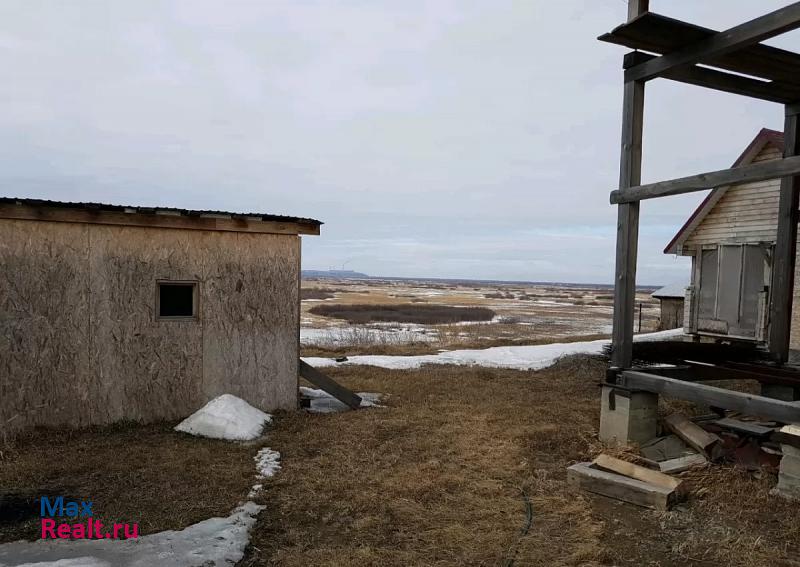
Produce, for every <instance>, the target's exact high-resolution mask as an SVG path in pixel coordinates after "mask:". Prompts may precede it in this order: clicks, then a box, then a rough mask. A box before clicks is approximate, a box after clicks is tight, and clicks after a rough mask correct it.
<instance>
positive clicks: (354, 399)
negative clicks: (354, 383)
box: [300, 359, 361, 409]
mask: <svg viewBox="0 0 800 567" xmlns="http://www.w3.org/2000/svg"><path fill="white" fill-rule="evenodd" d="M300 376H302V377H303V378H305V379H306V380H308V381H309V382H311V383H312V384H314V385H315V386H317V387H318V388H322V389H323V390H325V391H326V392H328V393H329V394H330V395H331V396H333V397H334V398H336V399H337V400H339V401H340V402H342V403H343V404H345V405H347V406H350V407H351V408H353V409H358V408H360V407H361V397H360V396H357V395H356V394H354V393H353V392H351V391H350V390H348V389H347V388H345V387H344V386H342V385H341V384H339V383H338V382H336V381H335V380H333V379H332V378H329V377H328V376H326V375H325V374H323V373H322V372H320V371H319V370H317V369H316V368H314V367H313V366H311V365H310V364H308V363H307V362H305V361H304V360H302V359H301V360H300Z"/></svg>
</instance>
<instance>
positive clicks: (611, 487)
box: [567, 463, 676, 510]
mask: <svg viewBox="0 0 800 567" xmlns="http://www.w3.org/2000/svg"><path fill="white" fill-rule="evenodd" d="M567 482H569V484H570V485H572V486H575V487H577V488H580V489H582V490H586V491H587V492H592V493H594V494H601V495H603V496H608V497H610V498H615V499H617V500H622V501H624V502H629V503H631V504H636V505H637V506H643V507H645V508H653V509H655V510H669V508H670V506H671V505H672V503H673V502H674V501H675V499H676V495H675V491H674V490H670V489H668V488H664V487H663V486H656V485H655V484H650V483H649V482H643V481H641V480H636V479H635V478H628V477H626V476H622V475H621V474H616V473H613V472H608V471H604V470H600V469H595V468H592V466H591V463H578V464H575V465H572V466H571V467H568V468H567Z"/></svg>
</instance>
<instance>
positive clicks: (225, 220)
mask: <svg viewBox="0 0 800 567" xmlns="http://www.w3.org/2000/svg"><path fill="white" fill-rule="evenodd" d="M0 218H3V219H15V220H29V221H44V222H68V223H88V224H105V225H114V226H136V227H143V228H177V229H184V230H206V231H224V232H249V233H262V234H298V235H299V234H308V235H318V234H319V232H320V226H321V225H322V223H321V222H320V221H318V220H315V219H307V218H301V217H289V216H282V215H266V214H257V213H228V212H223V211H200V210H190V209H176V208H169V207H161V208H159V207H153V208H150V207H127V206H122V205H104V204H100V203H68V202H62V201H44V200H37V199H15V198H8V197H2V198H0Z"/></svg>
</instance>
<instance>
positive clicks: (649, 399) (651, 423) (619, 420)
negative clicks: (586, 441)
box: [600, 386, 658, 445]
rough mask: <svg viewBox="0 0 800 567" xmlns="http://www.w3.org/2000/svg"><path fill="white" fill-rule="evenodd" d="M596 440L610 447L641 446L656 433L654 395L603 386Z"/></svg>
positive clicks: (655, 395) (656, 410) (656, 400)
mask: <svg viewBox="0 0 800 567" xmlns="http://www.w3.org/2000/svg"><path fill="white" fill-rule="evenodd" d="M601 397H602V401H601V406H600V440H601V441H603V442H604V443H609V444H612V445H627V444H629V443H644V442H645V441H649V440H650V439H652V438H653V437H655V436H656V433H657V431H658V429H657V428H658V415H657V414H658V395H657V394H652V393H650V392H631V391H628V390H622V389H619V388H614V387H613V386H603V388H602V394H601Z"/></svg>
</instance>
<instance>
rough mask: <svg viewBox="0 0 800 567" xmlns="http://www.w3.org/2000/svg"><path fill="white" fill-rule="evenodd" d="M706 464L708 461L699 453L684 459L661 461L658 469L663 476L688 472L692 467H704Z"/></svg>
mask: <svg viewBox="0 0 800 567" xmlns="http://www.w3.org/2000/svg"><path fill="white" fill-rule="evenodd" d="M707 462H708V459H706V458H705V457H704V456H703V455H701V454H700V453H695V454H694V455H686V456H685V457H678V458H676V459H669V460H668V461H661V462H660V463H658V468H659V470H660V471H661V472H662V473H665V474H677V473H679V472H683V471H688V470H689V469H690V468H692V467H694V466H698V465H704V464H706V463H707Z"/></svg>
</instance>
